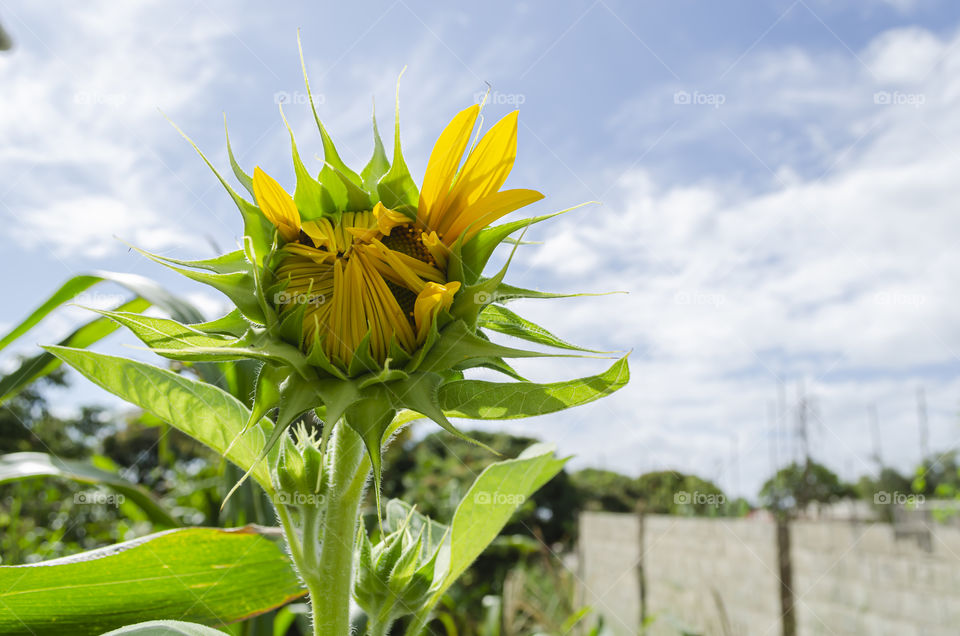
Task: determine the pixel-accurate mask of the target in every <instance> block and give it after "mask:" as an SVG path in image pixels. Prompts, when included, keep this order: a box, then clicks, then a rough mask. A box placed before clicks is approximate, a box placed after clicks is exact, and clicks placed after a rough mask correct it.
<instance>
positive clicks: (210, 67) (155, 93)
mask: <svg viewBox="0 0 960 636" xmlns="http://www.w3.org/2000/svg"><path fill="white" fill-rule="evenodd" d="M48 11H49V9H48V8H40V7H32V6H29V5H21V6H18V7H10V8H9V9H8V11H7V12H6V13H5V16H4V18H5V20H6V21H7V23H8V26H9V28H10V29H11V30H15V31H16V32H17V33H18V44H17V47H16V48H15V49H13V51H12V52H11V53H10V54H8V55H5V56H2V57H0V83H2V84H3V86H4V103H5V105H4V112H5V113H10V114H15V116H8V117H3V118H0V137H2V138H3V139H4V144H3V147H2V149H0V169H2V170H3V172H4V174H5V175H7V179H6V180H5V182H4V190H5V192H6V196H4V197H3V204H2V206H0V214H3V215H4V217H5V219H6V222H7V224H8V226H9V227H11V228H12V229H13V233H14V234H15V235H16V237H17V238H18V239H20V240H21V241H24V242H25V243H26V244H27V245H28V246H32V247H36V248H38V249H39V248H44V249H51V248H52V249H53V250H54V251H55V252H56V253H57V254H58V255H59V256H61V257H67V256H72V255H76V256H83V257H88V258H100V257H103V256H105V255H107V254H109V253H112V252H118V251H122V250H123V249H125V247H124V246H123V245H122V244H120V243H118V242H117V241H116V240H115V239H114V238H113V236H114V235H115V234H117V235H121V236H123V237H124V238H127V239H131V240H133V239H141V238H142V239H144V242H143V244H144V245H146V244H151V245H153V246H154V247H166V246H172V245H178V246H191V241H189V240H183V239H182V238H180V237H181V236H182V235H184V234H185V233H186V228H188V227H189V225H188V224H185V223H184V218H183V217H184V215H183V213H182V212H178V213H175V214H171V213H170V211H169V210H165V211H163V212H160V211H156V210H151V209H150V208H151V207H152V206H151V202H156V201H158V200H160V199H161V197H162V198H163V199H164V200H165V202H167V203H174V202H178V203H182V202H184V201H186V200H187V199H186V196H185V195H189V194H190V193H189V191H188V190H187V189H186V187H184V186H183V184H182V183H181V187H182V190H183V191H185V192H184V194H179V195H178V194H172V196H171V194H170V193H169V192H164V193H163V194H160V193H161V192H163V190H162V189H163V186H164V184H165V183H167V184H168V183H170V182H174V183H176V182H177V181H178V177H177V175H176V173H174V172H173V171H172V170H170V169H168V168H167V167H165V166H164V164H163V159H162V158H161V157H160V155H158V151H159V149H160V148H161V147H162V146H163V145H165V144H167V143H169V141H174V140H176V136H175V133H171V131H170V129H169V128H168V127H166V126H161V125H158V123H161V122H162V119H161V117H160V115H159V113H158V112H157V107H158V106H161V105H162V106H164V107H165V108H167V109H171V110H175V109H180V108H183V107H184V106H185V105H188V104H190V103H191V102H192V101H195V100H196V99H197V98H198V97H201V96H202V95H203V92H204V91H205V90H207V89H209V87H210V86H211V83H212V82H213V80H214V79H215V77H216V76H217V57H216V56H215V55H214V54H213V53H214V51H215V47H216V45H217V42H218V41H219V40H220V39H221V38H222V37H223V36H224V35H225V34H226V32H227V31H226V28H227V27H226V25H225V23H224V22H223V21H222V20H219V19H217V20H211V19H210V16H209V15H206V14H204V13H197V14H192V15H191V16H190V17H189V18H188V17H187V16H185V15H182V14H181V15H180V16H179V17H178V16H177V15H175V12H170V11H169V10H168V8H167V7H166V5H164V4H163V3H159V2H157V3H139V4H137V5H124V6H122V7H117V6H113V5H112V4H109V3H101V4H100V5H99V6H94V5H86V6H84V7H75V6H73V5H62V6H61V9H60V11H62V12H63V14H62V15H60V16H58V19H57V20H51V19H50V16H49V14H48ZM64 24H69V25H70V26H69V29H63V28H57V27H58V25H64ZM104 42H109V43H110V45H109V46H104V45H103V43H104ZM198 59H204V60H206V63H205V64H200V65H198V64H197V60H198ZM161 133H163V134H164V135H166V137H164V138H163V141H162V142H161V141H159V139H160V138H159V134H161ZM184 207H186V206H184Z"/></svg>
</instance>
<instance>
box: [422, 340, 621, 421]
mask: <svg viewBox="0 0 960 636" xmlns="http://www.w3.org/2000/svg"><path fill="white" fill-rule="evenodd" d="M629 379H630V370H629V368H628V366H627V357H626V356H624V357H623V358H620V359H619V360H617V361H616V362H614V363H613V365H612V366H611V367H610V368H609V369H607V370H606V371H604V372H603V373H601V374H599V375H592V376H588V377H585V378H578V379H576V380H567V381H565V382H553V383H550V384H535V383H533V382H486V381H483V380H458V381H456V382H450V383H447V384H445V385H443V386H442V387H441V388H440V396H439V399H440V405H441V406H442V407H443V410H444V412H445V413H446V414H447V416H448V417H465V418H470V419H478V420H502V419H514V418H518V417H531V416H534V415H544V414H545V413H554V412H556V411H562V410H563V409H568V408H572V407H574V406H580V405H581V404H587V403H589V402H593V401H594V400H599V399H600V398H602V397H604V396H606V395H610V394H611V393H613V392H614V391H617V390H618V389H620V388H622V387H623V386H625V385H626V384H627V382H628V381H629Z"/></svg>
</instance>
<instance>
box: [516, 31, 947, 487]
mask: <svg viewBox="0 0 960 636" xmlns="http://www.w3.org/2000/svg"><path fill="white" fill-rule="evenodd" d="M958 40H960V38H958V39H955V40H953V41H951V42H946V43H943V42H940V41H939V40H938V39H937V38H936V37H935V36H933V35H931V34H929V33H927V32H923V31H919V30H917V29H910V30H899V31H892V32H887V33H884V34H882V35H880V36H879V37H878V38H877V39H876V40H875V41H874V42H873V43H871V44H870V45H869V46H868V47H867V51H868V52H869V54H867V53H865V54H864V56H865V57H868V58H869V59H871V60H872V61H874V62H875V63H876V64H877V65H879V66H880V67H884V68H886V69H887V71H886V72H885V74H884V76H883V79H884V81H889V80H891V79H894V78H899V79H909V80H911V81H914V82H919V83H915V84H914V85H913V88H912V89H911V90H913V91H915V92H917V93H920V94H923V95H925V96H926V100H925V102H924V103H923V104H922V105H921V106H919V107H914V106H911V105H906V104H899V105H898V104H874V103H873V102H872V100H871V101H867V100H862V101H860V102H859V103H857V104H854V105H851V106H849V107H847V108H844V109H842V110H841V113H839V114H842V115H843V117H842V119H839V120H837V119H836V116H837V115H838V113H837V112H834V113H833V115H834V120H833V121H830V120H829V118H828V117H826V116H824V115H822V114H821V115H820V117H821V118H822V119H823V123H824V125H825V126H826V127H828V128H835V129H842V128H847V129H857V128H859V127H861V125H862V124H863V123H865V122H866V123H867V125H868V126H869V127H870V128H872V130H873V133H872V134H870V135H868V136H867V137H865V138H864V139H863V140H862V142H861V143H860V144H859V145H858V146H857V147H856V148H855V150H854V151H851V152H848V153H846V154H844V153H843V149H842V148H840V149H836V146H835V145H834V144H828V145H827V146H825V150H824V156H823V157H822V160H823V161H824V162H825V163H827V164H828V165H829V164H835V165H836V167H835V168H834V169H833V170H832V171H830V172H828V173H827V174H826V175H825V176H824V177H823V178H816V177H812V178H811V177H810V176H802V175H801V174H800V173H799V171H795V170H793V169H792V168H791V167H790V164H789V163H786V164H785V165H786V166H787V170H788V171H789V173H790V174H791V178H790V179H789V180H785V181H784V182H783V183H782V184H777V186H776V187H774V188H773V189H770V190H767V191H759V192H758V191H756V190H753V191H751V190H749V189H736V188H729V187H724V186H718V185H716V184H713V183H710V182H704V183H692V184H691V183H680V184H676V185H665V186H660V187H658V186H656V185H654V180H653V178H652V177H651V175H650V174H649V173H648V172H647V171H646V170H643V169H633V170H631V171H629V172H628V173H627V174H625V175H624V176H623V177H622V178H621V179H620V180H619V182H618V184H617V186H616V187H615V189H614V190H613V196H612V197H610V199H612V200H610V201H608V203H607V205H605V206H604V207H603V208H601V209H600V210H592V211H590V213H584V212H583V211H580V212H575V213H573V214H572V215H569V216H567V217H562V218H563V220H561V221H560V222H559V223H558V224H557V225H556V226H554V228H552V230H548V229H544V230H541V231H540V233H539V234H538V237H537V238H545V239H546V243H545V244H544V245H543V246H541V247H530V248H525V250H526V251H525V252H523V256H521V258H520V260H519V264H518V265H517V267H518V268H519V269H520V270H521V271H522V270H523V268H524V267H525V266H532V267H533V268H534V269H533V272H532V278H536V277H537V276H542V277H544V278H547V279H554V280H555V281H557V283H558V284H559V285H560V286H561V287H563V288H564V289H597V288H604V289H618V288H625V289H628V290H629V291H630V295H629V296H615V297H611V298H607V299H603V300H600V301H587V300H577V301H556V302H568V303H570V304H569V305H567V306H565V307H571V308H569V309H564V310H558V307H557V306H556V305H555V304H554V305H552V306H547V305H545V304H536V303H532V302H531V303H528V304H527V305H524V306H523V307H522V309H523V310H524V311H523V312H521V313H524V314H525V315H527V314H529V315H530V317H532V318H534V319H536V321H537V322H539V323H540V324H544V325H547V326H555V327H557V331H558V332H559V333H560V335H562V336H565V337H569V338H571V339H573V340H574V341H577V342H582V343H585V344H587V345H597V344H601V345H605V346H608V347H619V348H635V349H636V353H635V355H634V357H633V359H632V368H633V381H632V382H631V384H630V385H629V386H628V387H627V388H626V389H624V391H623V392H622V395H618V396H615V397H614V398H611V399H610V400H608V401H605V402H601V403H598V404H596V405H591V406H589V407H585V408H584V409H582V410H581V411H579V412H578V413H577V412H575V413H571V414H569V415H567V416H563V419H564V421H565V423H566V424H565V428H564V430H569V431H570V437H569V439H567V440H566V442H567V444H569V446H568V450H573V451H576V452H577V453H578V454H580V455H581V456H582V457H583V459H582V460H581V461H582V462H583V463H594V464H596V463H597V462H599V461H601V460H602V461H603V462H604V463H606V464H607V465H608V466H611V467H615V468H618V469H621V470H627V471H631V472H634V473H636V472H640V471H641V470H646V469H648V468H650V467H651V466H660V467H662V466H668V465H669V466H674V467H677V468H681V469H684V470H688V471H693V472H698V473H701V474H704V475H706V476H713V477H719V478H720V479H721V481H722V483H723V485H724V486H726V487H730V488H736V487H738V486H739V487H740V488H742V490H743V491H744V492H746V493H748V494H751V493H755V492H756V489H757V487H758V486H759V483H760V480H761V479H762V478H763V477H764V476H765V475H766V474H768V473H769V471H770V467H771V464H772V460H771V454H772V452H773V450H777V453H778V454H779V456H780V457H781V459H782V458H784V457H786V456H787V455H788V446H789V443H788V440H789V437H790V435H789V434H788V433H786V432H784V433H782V435H781V440H780V443H779V444H773V445H771V435H770V431H769V429H768V427H767V424H766V422H765V418H766V410H767V407H768V403H769V402H770V400H771V399H775V398H776V391H777V384H778V380H779V378H784V379H785V380H786V381H787V382H788V386H789V393H790V400H789V403H790V404H791V405H794V404H795V403H796V398H795V396H794V395H793V394H794V392H795V390H796V386H795V385H796V383H798V382H800V381H803V382H804V383H805V386H806V390H807V391H808V392H810V393H811V394H812V395H814V396H815V397H816V400H817V404H818V411H819V418H814V420H813V423H812V424H811V429H812V433H811V435H812V436H813V439H814V444H813V450H814V453H815V455H816V457H817V458H819V459H821V460H826V461H827V462H828V463H829V464H831V465H832V466H833V467H834V468H835V469H837V470H839V471H841V472H844V473H846V474H847V476H848V477H853V476H854V475H855V474H862V473H865V472H868V471H869V470H872V469H874V466H873V464H872V463H871V462H870V461H869V454H870V453H871V452H872V441H871V440H870V438H869V434H868V430H869V429H868V427H867V425H866V418H865V414H864V413H865V406H866V404H867V403H871V402H877V403H878V404H879V410H880V412H881V418H882V421H883V423H884V434H885V438H884V445H885V448H886V460H887V461H891V462H894V463H895V464H896V465H898V466H899V467H901V468H908V467H911V466H912V465H915V463H916V461H917V459H918V453H919V447H918V442H917V441H916V440H917V433H916V415H915V405H914V393H915V390H916V387H917V386H919V385H924V386H926V388H927V394H928V401H929V403H930V405H931V410H932V412H931V425H932V427H933V439H934V440H935V444H934V448H937V447H938V445H939V448H940V449H941V450H943V449H945V448H947V447H949V446H954V445H957V444H958V442H960V439H958V436H957V433H956V428H955V425H954V419H955V416H954V406H955V403H956V400H957V397H958V393H957V389H958V388H960V380H958V373H957V369H958V367H960V331H958V330H957V329H956V324H958V322H960V308H958V304H957V302H956V293H955V291H953V288H954V287H955V284H954V281H956V280H957V279H958V278H960V257H958V256H957V250H956V247H957V245H956V243H957V238H956V237H957V230H958V227H960V226H958V221H957V210H956V201H958V200H960V180H957V179H956V174H957V171H958V168H960V166H958V155H957V154H956V152H955V151H954V148H956V147H958V145H960V115H957V113H958V112H960V109H958V106H960V97H958V95H960V90H958V88H960V80H958V79H957V76H956V74H955V73H952V72H951V71H949V70H947V69H950V68H952V67H953V66H954V65H956V64H960V47H956V48H955V49H953V48H951V47H953V45H955V44H957V43H958ZM908 49H923V50H921V51H920V52H916V54H914V55H912V56H907V57H905V58H900V61H899V66H896V68H894V65H892V64H891V63H888V62H884V61H883V60H887V59H889V58H890V56H891V55H895V53H894V52H896V51H903V50H908ZM944 51H947V52H948V53H947V57H946V59H945V60H943V62H942V63H941V64H939V65H934V67H933V72H932V73H930V72H929V71H930V69H931V63H930V60H931V59H933V58H935V57H937V56H938V55H940V54H941V52H944ZM773 57H776V55H775V54H774V55H773ZM793 57H794V54H793V53H790V54H788V55H787V58H786V59H793ZM810 62H811V63H810V64H796V63H794V64H792V67H793V68H801V69H804V70H803V72H802V73H801V76H802V77H799V78H798V76H797V75H796V74H791V73H789V72H788V73H785V74H783V75H782V76H781V77H780V78H779V79H778V80H774V81H773V84H772V85H771V86H770V88H771V90H772V94H774V95H778V96H779V97H777V98H776V101H774V102H773V103H771V102H764V103H762V104H760V103H755V104H741V105H740V106H739V107H738V108H739V109H740V110H739V111H738V113H737V117H738V118H743V119H744V120H746V119H749V117H750V116H751V112H752V110H754V109H756V110H759V111H767V110H771V109H782V110H784V111H785V112H791V111H792V109H793V106H792V105H791V104H787V103H783V101H782V100H785V99H787V98H785V97H784V96H785V95H790V94H792V93H793V92H794V91H795V90H798V89H797V86H796V85H795V84H796V83H801V84H807V83H809V84H811V85H819V86H824V87H826V86H830V85H831V82H830V80H829V79H828V76H831V75H839V76H847V77H849V76H855V77H856V78H857V81H856V86H855V87H850V86H847V87H836V88H837V90H838V91H839V92H840V94H843V93H844V92H847V93H851V92H854V93H856V92H859V93H860V94H861V95H869V94H871V93H872V91H873V90H879V89H880V88H881V87H882V84H879V83H874V82H875V80H874V79H873V78H872V77H871V75H870V71H869V70H867V69H865V68H863V67H862V65H861V64H860V63H859V62H858V61H857V60H855V59H850V60H847V62H846V66H845V67H842V68H837V66H836V64H837V62H836V60H832V61H831V64H830V65H826V64H821V63H819V62H818V60H816V59H815V58H811V59H810ZM755 68H756V67H753V68H752V69H751V67H749V66H747V65H745V68H744V73H745V78H738V79H737V80H736V81H737V83H738V85H740V86H743V85H744V84H743V82H747V81H748V79H747V78H749V77H752V76H753V75H752V72H753V70H755ZM813 68H816V69H819V70H818V73H819V77H818V76H816V75H814V76H808V73H809V72H810V69H813ZM921 80H922V81H921ZM818 99H820V100H821V101H822V102H824V103H828V102H831V101H838V102H839V101H842V100H837V99H836V96H834V97H831V96H830V95H829V94H823V95H822V96H821V97H820V98H818ZM795 116H796V117H797V119H798V120H801V121H802V119H803V115H802V114H799V113H798V114H795ZM705 125H706V124H705ZM731 143H734V145H736V144H738V143H739V142H731ZM831 149H832V150H831ZM758 169H760V170H763V167H762V166H759V165H758ZM524 369H527V370H529V371H531V372H532V373H534V374H536V372H538V371H539V372H541V373H542V374H550V377H553V374H554V373H555V372H553V371H551V365H539V364H530V365H525V366H524ZM593 369H594V370H596V365H594V366H593ZM599 421H602V422H603V424H602V427H600V426H599V425H598V424H592V423H591V422H599ZM794 425H795V424H794V420H793V415H791V419H790V421H789V422H788V423H787V428H785V429H784V430H785V431H786V430H792V428H793V427H794ZM592 426H597V429H596V430H597V433H596V435H593V434H591V433H590V432H589V431H591V428H592ZM601 431H602V432H601ZM735 439H738V440H739V442H738V447H739V449H740V465H741V471H740V473H741V477H739V478H737V477H735V476H734V475H733V472H732V471H733V462H732V445H733V444H734V443H735V442H734V440H735ZM613 440H616V442H615V443H614V442H613ZM794 447H795V446H794ZM561 448H563V445H561ZM718 462H720V463H719V464H718Z"/></svg>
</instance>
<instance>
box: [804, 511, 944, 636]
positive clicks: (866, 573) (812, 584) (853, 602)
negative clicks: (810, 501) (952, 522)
mask: <svg viewBox="0 0 960 636" xmlns="http://www.w3.org/2000/svg"><path fill="white" fill-rule="evenodd" d="M790 530H791V540H792V550H791V559H792V563H793V571H794V572H793V576H794V586H793V587H794V592H795V599H796V606H797V624H798V628H799V632H800V634H802V635H803V636H808V635H809V636H813V635H821V634H823V635H829V634H878V635H882V634H897V635H901V634H902V635H907V636H909V635H911V634H917V635H920V634H922V635H924V636H926V635H930V636H940V635H942V636H946V635H947V634H954V635H955V634H958V633H960V530H958V529H957V528H955V527H949V526H942V525H937V524H934V525H929V526H925V527H923V526H922V527H915V528H912V529H911V530H912V531H910V532H905V531H904V529H903V528H897V527H895V526H891V525H889V524H884V523H852V524H851V523H843V522H836V521H834V522H810V521H796V522H794V523H792V524H791V529H790Z"/></svg>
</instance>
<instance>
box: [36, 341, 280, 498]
mask: <svg viewBox="0 0 960 636" xmlns="http://www.w3.org/2000/svg"><path fill="white" fill-rule="evenodd" d="M45 348H46V349H47V350H48V351H50V352H51V353H53V354H54V355H55V356H57V357H58V358H60V359H61V360H63V361H64V362H66V363H67V364H69V365H70V366H71V367H73V368H74V369H76V370H77V371H79V372H80V373H82V374H83V375H84V376H86V377H87V378H89V379H90V380H91V381H93V382H94V383H95V384H97V385H99V386H101V387H102V388H104V389H106V390H107V391H109V392H111V393H113V394H114V395H117V396H119V397H121V398H123V399H124V400H126V401H128V402H130V403H131V404H134V405H136V406H139V407H140V408H142V409H143V410H145V411H147V412H149V413H152V414H153V415H155V416H157V417H159V418H160V419H162V420H164V421H165V422H168V423H170V425H171V426H173V427H174V428H177V429H179V430H181V431H183V432H184V433H186V434H187V435H189V436H191V437H193V438H194V439H196V440H198V441H200V442H203V443H204V444H206V445H207V446H209V447H210V448H212V449H213V450H215V451H217V452H218V453H220V454H224V452H225V451H226V449H227V448H229V449H230V451H229V452H228V453H226V457H227V459H229V460H230V461H232V462H233V463H235V464H236V465H237V466H239V467H240V468H242V469H243V470H249V469H250V467H251V466H253V465H254V462H255V461H256V459H257V457H258V456H259V454H260V451H261V449H262V448H263V446H264V443H265V441H266V439H267V438H268V437H269V435H270V433H271V432H272V430H273V425H272V424H270V422H269V421H268V420H266V419H262V420H261V421H260V422H259V423H258V424H257V425H256V426H252V427H250V428H249V429H248V430H247V432H246V433H244V434H243V435H242V436H241V437H240V438H239V439H237V440H236V443H233V445H232V446H231V443H232V442H233V441H234V439H235V438H236V437H237V435H239V434H240V432H241V431H242V430H243V425H244V424H245V423H246V422H247V419H248V418H249V417H250V409H248V408H247V407H246V406H244V405H243V404H242V403H241V402H240V401H239V400H238V399H237V398H235V397H233V396H232V395H230V394H229V393H227V392H226V391H223V390H222V389H219V388H217V387H215V386H213V385H210V384H207V383H205V382H199V381H197V380H192V379H190V378H187V377H184V376H182V375H178V374H176V373H174V372H172V371H167V370H166V369H159V368H157V367H154V366H152V365H149V364H146V363H143V362H137V361H135V360H128V359H126V358H118V357H115V356H108V355H105V354H102V353H96V352H93V351H85V350H83V349H71V348H69V347H59V346H51V347H45ZM251 476H252V477H253V478H254V479H256V480H257V482H259V483H260V485H261V486H263V487H264V489H266V490H267V492H271V491H272V490H273V488H272V486H271V485H270V474H269V471H268V470H267V466H266V464H264V463H263V462H260V463H259V464H258V465H257V466H255V467H254V470H253V471H252V472H251Z"/></svg>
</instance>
